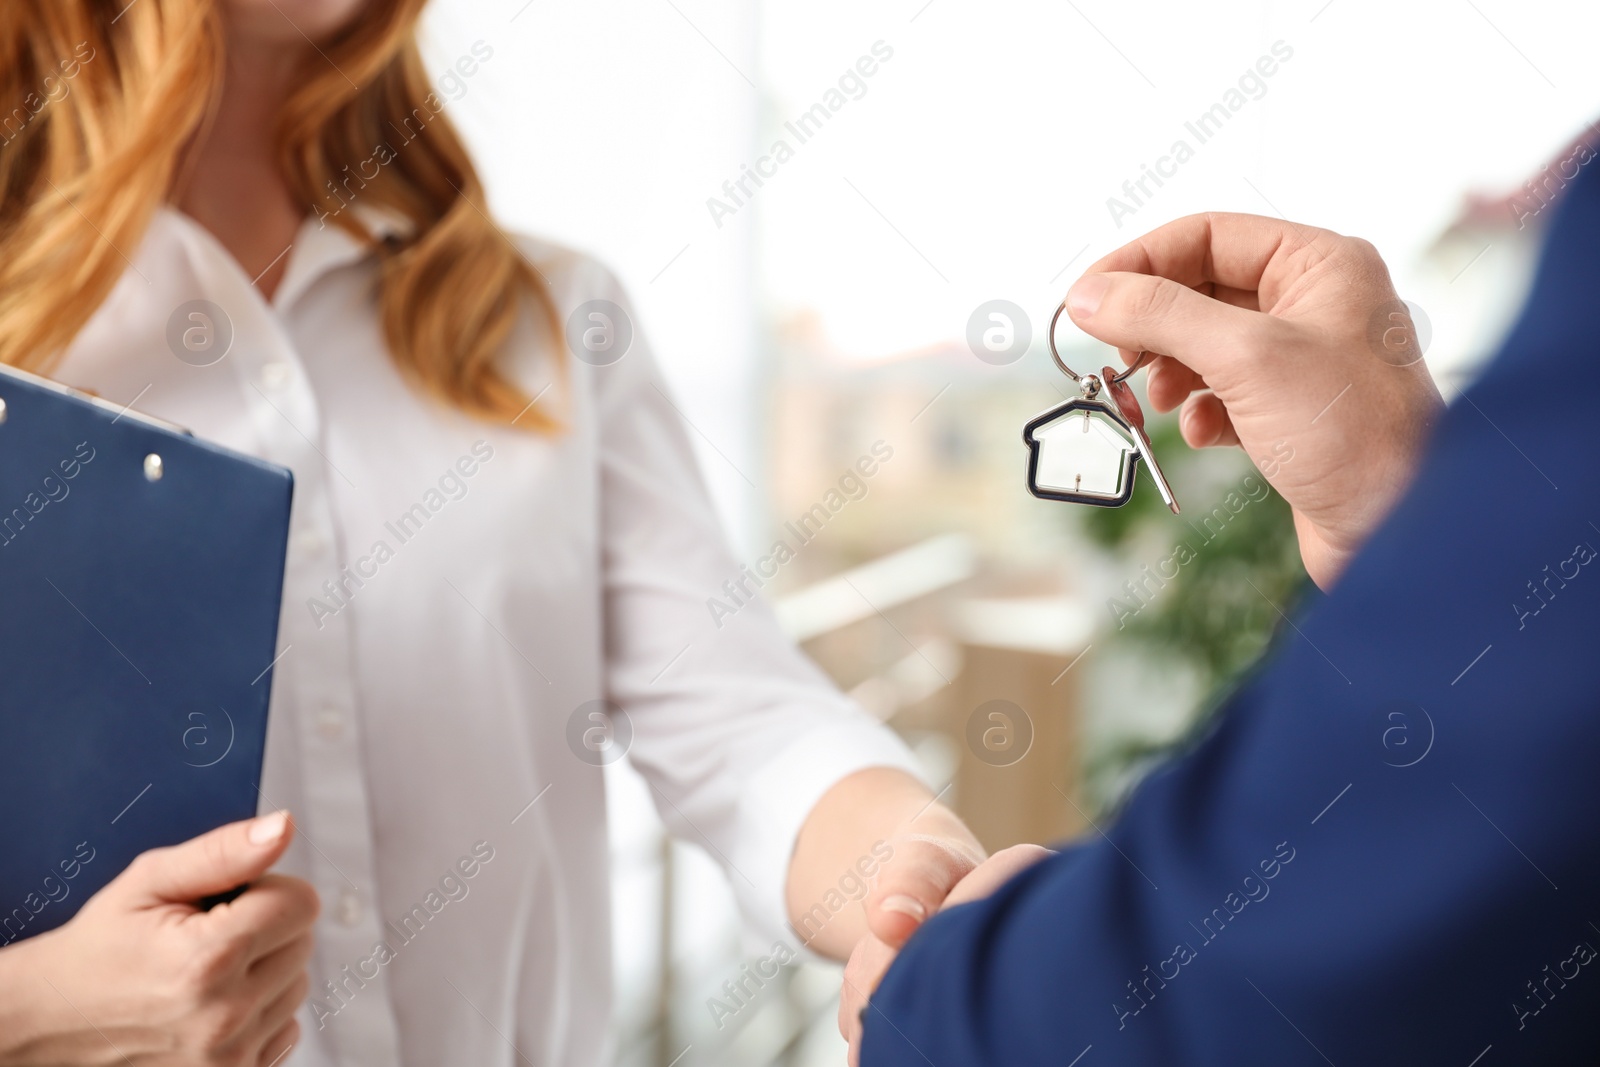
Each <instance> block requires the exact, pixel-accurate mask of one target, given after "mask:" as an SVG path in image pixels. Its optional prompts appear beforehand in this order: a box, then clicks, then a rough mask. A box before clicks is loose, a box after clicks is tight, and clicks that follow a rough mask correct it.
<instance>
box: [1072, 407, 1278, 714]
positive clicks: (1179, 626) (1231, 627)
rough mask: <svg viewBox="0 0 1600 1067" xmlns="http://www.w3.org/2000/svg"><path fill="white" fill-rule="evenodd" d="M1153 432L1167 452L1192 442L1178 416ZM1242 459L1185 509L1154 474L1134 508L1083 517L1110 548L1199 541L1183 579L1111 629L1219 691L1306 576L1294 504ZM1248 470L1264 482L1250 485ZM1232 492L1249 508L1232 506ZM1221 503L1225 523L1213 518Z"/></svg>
mask: <svg viewBox="0 0 1600 1067" xmlns="http://www.w3.org/2000/svg"><path fill="white" fill-rule="evenodd" d="M1150 430H1151V442H1150V443H1151V447H1152V448H1153V449H1154V450H1155V452H1156V454H1157V455H1162V456H1180V455H1183V454H1184V452H1186V451H1187V450H1188V446H1187V445H1186V444H1184V443H1183V439H1182V437H1181V436H1180V434H1179V432H1178V426H1177V421H1176V420H1173V419H1165V420H1161V421H1160V422H1155V423H1152V425H1151V427H1150ZM1216 458H1218V459H1221V458H1222V457H1220V456H1218V457H1216ZM1236 459H1237V463H1236V464H1233V466H1234V467H1235V470H1236V473H1234V474H1233V476H1232V477H1231V478H1229V479H1228V480H1227V481H1226V482H1225V483H1224V489H1223V491H1222V492H1221V494H1219V496H1218V498H1217V499H1216V500H1215V501H1193V500H1192V501H1190V502H1189V504H1188V507H1187V508H1186V509H1185V511H1184V513H1183V514H1181V515H1174V514H1172V513H1171V512H1170V511H1168V510H1167V507H1166V505H1165V504H1163V503H1162V502H1161V498H1160V496H1159V495H1158V494H1157V493H1156V491H1155V487H1154V486H1153V485H1151V484H1150V481H1149V479H1148V478H1146V479H1144V480H1143V484H1142V485H1141V486H1140V488H1139V491H1138V492H1136V493H1135V494H1134V498H1133V500H1132V501H1131V502H1129V504H1128V505H1127V506H1126V507H1121V508H1094V509H1092V510H1089V511H1087V512H1086V513H1085V514H1084V517H1083V521H1084V524H1085V528H1086V531H1087V533H1088V535H1089V537H1090V538H1091V539H1093V540H1094V541H1095V542H1096V543H1098V544H1100V545H1101V546H1103V547H1106V548H1110V549H1113V550H1116V549H1120V548H1124V547H1127V546H1130V545H1131V544H1133V543H1134V542H1136V541H1137V542H1140V543H1149V542H1150V541H1154V542H1156V543H1163V542H1164V543H1168V544H1170V545H1172V546H1173V548H1174V549H1177V548H1178V546H1180V545H1184V546H1187V547H1188V548H1189V549H1190V552H1189V553H1188V558H1187V559H1186V560H1185V561H1184V562H1182V565H1181V566H1179V567H1178V574H1177V577H1176V578H1173V579H1170V580H1168V581H1167V583H1166V586H1165V587H1164V588H1162V589H1161V590H1160V591H1159V592H1158V593H1157V594H1156V595H1155V596H1153V597H1152V598H1150V601H1149V602H1148V604H1146V605H1144V606H1142V607H1139V610H1138V611H1137V612H1135V613H1133V614H1131V615H1129V616H1128V617H1127V618H1126V619H1125V620H1124V624H1123V625H1122V626H1121V627H1120V628H1119V629H1114V630H1112V631H1111V633H1110V636H1111V638H1112V639H1113V640H1118V641H1127V642H1130V643H1134V644H1138V645H1141V646H1143V648H1142V651H1144V652H1146V653H1148V654H1150V655H1153V656H1156V657H1159V658H1160V659H1161V660H1162V661H1164V662H1168V663H1171V662H1173V661H1181V662H1183V663H1185V664H1187V665H1188V666H1190V667H1192V668H1193V669H1194V671H1195V672H1196V674H1197V675H1198V677H1199V678H1200V679H1201V683H1202V686H1203V688H1204V689H1205V690H1206V691H1207V692H1209V693H1213V694H1214V693H1215V692H1216V691H1217V690H1220V689H1225V688H1227V687H1228V686H1230V685H1231V684H1232V683H1233V682H1234V681H1235V680H1236V679H1237V678H1238V676H1239V675H1240V674H1241V673H1242V672H1243V671H1244V670H1245V669H1247V668H1248V667H1249V666H1250V665H1251V664H1252V663H1254V662H1255V661H1256V659H1257V658H1259V657H1260V655H1261V653H1262V651H1263V650H1264V649H1265V648H1266V646H1267V643H1268V641H1270V640H1271V638H1272V634H1273V632H1274V630H1275V628H1276V627H1277V625H1278V623H1279V622H1280V619H1281V616H1280V615H1279V614H1278V608H1286V607H1287V606H1288V605H1289V604H1290V603H1291V602H1292V601H1293V600H1294V597H1295V595H1296V593H1297V591H1298V589H1299V588H1300V586H1301V585H1302V584H1303V583H1304V581H1305V577H1306V574H1305V568H1304V567H1303V566H1302V565H1301V563H1300V550H1299V546H1298V543H1297V542H1296V540H1295V533H1294V519H1293V517H1292V516H1291V514H1290V511H1289V505H1288V504H1287V503H1286V502H1285V501H1284V499H1283V498H1282V497H1281V496H1279V495H1278V494H1277V493H1276V492H1274V491H1272V489H1271V487H1270V486H1268V485H1267V482H1266V479H1265V478H1262V477H1261V475H1260V474H1259V473H1257V472H1256V471H1255V469H1254V468H1253V467H1252V466H1250V463H1249V461H1248V460H1247V459H1245V458H1244V457H1243V455H1238V456H1237V457H1236ZM1246 477H1250V478H1253V479H1254V480H1253V481H1252V482H1249V483H1246V482H1245V481H1244V479H1245V478H1246ZM1246 485H1248V486H1250V494H1259V493H1260V491H1261V488H1265V490H1266V495H1265V496H1262V497H1261V498H1260V499H1259V500H1258V499H1256V498H1255V497H1254V496H1253V495H1250V494H1247V493H1246V490H1245V486H1246ZM1257 487H1261V488H1257ZM1229 494H1234V500H1235V501H1243V502H1244V506H1242V507H1240V508H1239V509H1238V510H1237V511H1233V510H1232V509H1230V508H1228V507H1226V503H1225V502H1226V500H1227V498H1228V495H1229ZM1213 509H1216V512H1215V513H1217V514H1220V515H1222V516H1223V517H1224V518H1225V521H1220V522H1219V521H1212V522H1210V523H1207V521H1206V520H1207V518H1208V517H1209V516H1210V515H1212V514H1213ZM1136 606H1137V605H1136Z"/></svg>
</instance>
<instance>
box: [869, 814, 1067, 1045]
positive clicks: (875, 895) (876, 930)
mask: <svg viewBox="0 0 1600 1067" xmlns="http://www.w3.org/2000/svg"><path fill="white" fill-rule="evenodd" d="M897 855H898V853H897ZM1053 855H1055V853H1054V852H1051V851H1050V850H1049V849H1047V848H1041V847H1039V846H1038V845H1013V846H1012V847H1010V848H1005V849H1001V850H1000V851H999V852H996V853H995V854H994V855H993V856H990V857H989V858H988V859H986V860H984V861H983V862H981V863H978V864H976V865H975V866H971V867H968V868H967V869H966V870H965V871H964V872H963V874H962V875H961V876H960V877H959V879H958V880H957V881H955V882H954V884H953V886H948V887H946V888H948V892H945V891H944V889H941V890H940V891H939V893H938V897H939V903H938V904H937V905H936V906H935V907H934V908H933V909H932V910H933V911H943V910H944V909H945V908H951V907H954V906H955V905H957V904H965V903H968V902H969V901H973V900H979V899H981V898H983V897H986V896H988V895H989V894H990V893H993V892H994V891H995V890H996V889H999V888H1000V887H1001V886H1002V885H1004V884H1005V883H1006V882H1007V881H1009V880H1010V879H1011V878H1012V877H1013V876H1014V875H1016V874H1018V873H1020V872H1022V871H1023V870H1025V869H1027V868H1028V867H1031V866H1033V865H1034V864H1035V863H1038V862H1039V861H1040V860H1042V859H1044V858H1045V857H1047V856H1053ZM932 869H933V870H934V871H938V870H940V869H942V868H941V865H939V864H938V863H937V862H935V863H934V864H932ZM925 877H926V876H925ZM934 877H936V876H934ZM908 888H913V887H912V886H909V885H907V884H906V883H904V882H901V881H897V880H895V879H894V878H892V877H891V876H890V874H889V872H888V871H887V869H886V870H885V876H884V877H883V878H882V879H880V880H879V883H878V885H877V886H875V887H874V888H873V891H872V893H871V894H869V895H868V897H867V902H866V903H867V921H868V922H869V923H870V924H871V926H872V929H873V933H872V934H871V935H869V936H867V937H864V938H862V939H861V941H860V942H859V943H858V944H857V945H856V949H855V951H854V952H852V953H851V954H850V962H849V963H847V964H845V968H844V992H843V994H842V995H841V996H840V998H839V1033H840V1034H841V1035H843V1037H844V1039H845V1040H846V1041H848V1042H850V1065H851V1067H855V1064H856V1063H857V1062H858V1058H859V1056H860V1054H861V1030H862V1026H863V1019H862V1012H864V1011H870V1010H871V1009H870V1008H869V1007H868V1005H867V1000H868V998H869V997H871V996H872V991H873V990H875V989H877V988H878V982H879V981H881V980H882V979H883V976H884V973H885V972H886V971H888V969H889V965H890V964H891V963H893V962H894V958H895V956H896V955H898V954H899V952H900V947H901V946H902V945H904V944H905V943H906V940H907V939H908V938H909V937H910V936H911V935H912V934H913V933H915V932H916V930H917V927H919V926H921V925H922V919H921V918H920V917H919V918H916V920H915V921H907V919H908V916H907V915H906V914H905V913H904V912H901V911H898V910H895V909H886V908H884V906H883V905H884V902H885V901H886V900H890V899H892V898H893V896H894V895H896V894H901V893H904V892H905V891H906V890H907V889H908ZM913 891H915V890H914V889H913ZM924 895H926V894H924Z"/></svg>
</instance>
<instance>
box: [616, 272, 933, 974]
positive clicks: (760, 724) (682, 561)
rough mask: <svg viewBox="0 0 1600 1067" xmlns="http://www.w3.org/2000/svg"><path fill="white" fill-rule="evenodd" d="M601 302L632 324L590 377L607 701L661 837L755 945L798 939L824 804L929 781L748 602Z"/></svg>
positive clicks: (661, 402)
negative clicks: (795, 922)
mask: <svg viewBox="0 0 1600 1067" xmlns="http://www.w3.org/2000/svg"><path fill="white" fill-rule="evenodd" d="M602 273H603V272H602ZM591 291H592V292H595V293H596V294H597V296H598V297H599V298H602V299H609V300H611V301H612V302H614V303H615V304H616V305H617V306H618V307H619V308H621V309H622V313H623V314H624V315H627V316H629V318H630V319H631V320H632V321H633V323H634V325H635V332H634V339H633V341H632V344H631V345H630V347H629V348H628V350H627V351H626V353H625V354H624V355H623V356H622V357H621V358H620V359H619V360H617V361H616V362H615V363H613V364H611V365H609V366H605V367H598V368H595V369H594V378H595V381H596V386H595V391H594V392H595V397H596V399H595V404H596V406H597V408H598V418H597V419H596V420H594V421H595V427H596V430H597V432H598V433H599V434H601V440H600V442H599V444H598V451H599V454H600V457H601V459H600V463H601V470H600V478H601V502H600V508H601V517H600V525H601V530H602V539H603V545H602V548H603V566H604V590H605V620H606V621H605V640H606V657H607V667H606V685H607V690H608V696H609V699H610V700H612V701H613V702H614V703H615V704H616V705H618V706H619V707H621V708H622V709H623V711H624V712H625V713H626V715H627V718H628V724H629V726H630V727H631V730H632V739H631V748H630V749H629V757H630V759H631V760H632V762H633V765H634V766H635V767H636V768H637V769H638V770H639V771H640V773H641V774H643V776H644V778H645V780H646V781H647V782H648V783H649V786H650V789H651V793H652V796H653V799H654V801H655V804H656V807H657V809H658V810H659V812H660V814H661V817H662V818H663V820H664V821H665V822H666V824H667V826H668V827H669V828H670V829H671V831H672V832H673V833H674V834H675V835H676V836H678V837H680V838H682V839H684V840H686V841H690V842H693V843H695V844H698V845H700V846H701V847H703V848H705V849H706V850H707V851H708V852H709V854H710V855H711V856H712V857H713V858H714V859H716V860H717V862H718V863H720V864H721V866H722V867H723V868H724V869H725V870H726V872H727V876H728V878H729V881H730V882H731V884H732V885H733V888H734V891H735V894H736V896H737V898H738V900H739V903H740V907H741V910H742V912H743V915H744V917H745V919H746V923H747V931H748V932H749V933H751V934H753V935H756V936H759V937H760V938H761V943H762V944H764V945H770V944H771V943H772V940H773V938H777V937H783V938H784V939H785V940H786V941H792V940H793V935H792V934H791V933H789V932H788V931H787V908H786V904H785V887H786V882H787V878H788V870H789V860H790V857H791V855H792V853H793V851H794V844H795V839H796V837H797V836H798V834H799V831H800V827H801V825H802V824H803V823H804V821H805V819H806V817H807V815H809V814H810V812H811V809H812V808H813V807H814V806H815V804H816V803H817V801H818V800H819V799H821V797H822V795H823V794H824V793H825V792H827V791H828V789H829V788H831V787H832V786H833V785H834V784H835V783H837V782H838V781H839V780H840V779H842V778H844V777H846V776H847V775H849V774H852V773H854V772H855V771H858V770H862V769H864V768H868V767H895V768H899V769H901V770H904V771H906V772H908V773H911V774H913V775H917V776H918V777H919V778H920V776H921V775H920V771H919V769H918V767H917V764H916V761H915V759H914V757H913V756H912V754H911V753H910V751H909V750H908V749H907V748H906V746H905V745H904V744H903V743H902V742H901V741H900V739H899V738H898V737H897V736H896V735H895V734H894V733H893V732H892V731H890V730H889V729H888V728H887V727H885V726H883V725H882V724H881V723H879V722H878V721H877V720H875V719H873V718H871V717H870V716H868V715H867V714H866V713H865V712H864V711H862V710H861V709H860V708H858V707H857V706H856V705H855V704H854V703H853V702H852V701H850V700H848V699H847V698H846V697H844V696H843V695H842V694H841V693H839V692H838V690H837V689H836V688H835V687H834V686H833V685H832V683H831V682H830V681H829V680H828V679H827V678H826V677H825V676H824V675H823V674H822V673H821V671H819V670H818V669H817V668H816V667H815V666H814V665H813V664H812V663H811V662H810V661H809V660H807V659H806V658H805V657H804V656H803V655H802V654H801V653H800V652H799V650H798V649H796V648H795V646H794V645H793V643H792V642H791V641H789V639H788V638H787V637H786V636H785V635H784V634H783V633H782V631H781V630H780V629H779V627H778V624H777V622H776V620H775V618H774V616H773V613H772V612H771V610H770V609H769V607H768V606H767V604H766V603H765V602H764V601H763V600H762V599H761V598H760V597H759V595H752V594H755V593H756V592H757V588H756V585H755V584H754V582H753V581H751V580H750V579H748V578H745V577H744V576H743V574H742V573H741V571H742V567H741V563H740V561H738V560H736V559H735V558H734V557H733V555H732V553H731V552H730V550H729V549H728V547H727V544H726V541H725V539H724V536H723V533H722V531H721V529H720V528H719V525H718V522H717V519H716V516H715V514H714V512H713V509H712V506H711V503H710V500H709V498H708V496H707V493H706V489H705V486H704V484H703V482H702V480H701V478H700V475H699V472H698V470H697V468H696V464H695V459H694V455H693V452H692V450H691V447H690V442H689V438H688V434H687V432H686V428H685V424H684V418H683V416H682V414H681V413H680V411H679V408H678V406H677V403H676V401H675V400H673V399H672V397H671V396H670V395H669V393H668V391H667V388H666V385H665V383H664V381H663V380H662V377H661V374H660V372H659V370H658V368H657V366H656V363H655V360H654V358H653V357H652V355H651V353H650V351H649V349H648V347H647V346H646V345H645V343H644V342H643V340H642V339H641V338H639V336H638V333H637V330H636V324H637V320H636V318H634V317H633V313H632V311H631V309H630V308H629V307H628V304H627V299H626V297H625V296H624V294H623V293H622V291H621V289H620V287H619V286H618V285H617V284H616V283H615V281H613V280H611V279H610V278H609V276H605V279H604V280H603V281H601V282H600V283H598V284H597V285H596V286H594V287H593V288H592V289H591ZM746 473H747V474H748V475H750V476H751V477H755V476H756V475H757V474H758V473H759V472H754V471H751V472H746ZM729 582H732V583H734V584H733V586H732V588H731V591H730V588H729V587H728V586H726V585H725V583H729ZM741 585H742V588H741Z"/></svg>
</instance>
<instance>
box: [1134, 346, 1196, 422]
mask: <svg viewBox="0 0 1600 1067" xmlns="http://www.w3.org/2000/svg"><path fill="white" fill-rule="evenodd" d="M1205 387H1206V383H1205V379H1204V378H1202V377H1200V375H1198V374H1196V373H1195V372H1194V371H1192V370H1190V369H1189V368H1188V367H1186V366H1184V365H1183V364H1182V363H1179V362H1178V361H1177V360H1175V359H1171V358H1169V357H1167V356H1158V357H1157V358H1156V360H1155V361H1154V362H1153V363H1151V364H1150V368H1149V369H1148V370H1147V371H1145V379H1144V389H1145V396H1146V397H1147V398H1148V399H1149V401H1150V406H1151V407H1153V408H1155V409H1156V410H1157V411H1171V410H1172V409H1173V408H1175V407H1177V406H1178V405H1179V404H1181V403H1183V402H1184V401H1185V400H1187V399H1189V394H1190V393H1192V392H1194V391H1195V390H1197V389H1204V388H1205Z"/></svg>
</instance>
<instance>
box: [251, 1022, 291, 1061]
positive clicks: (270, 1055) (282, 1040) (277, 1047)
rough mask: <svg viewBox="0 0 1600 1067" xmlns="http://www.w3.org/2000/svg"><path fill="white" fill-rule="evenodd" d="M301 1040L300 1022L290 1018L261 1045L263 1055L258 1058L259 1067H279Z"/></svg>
mask: <svg viewBox="0 0 1600 1067" xmlns="http://www.w3.org/2000/svg"><path fill="white" fill-rule="evenodd" d="M299 1040H300V1023H299V1022H298V1021H297V1020H295V1019H290V1020H289V1021H288V1022H287V1023H285V1024H284V1025H283V1026H282V1027H280V1028H279V1030H278V1032H277V1033H275V1034H273V1035H272V1036H271V1037H269V1038H268V1039H267V1043H266V1044H265V1045H262V1046H261V1056H260V1057H259V1058H258V1059H257V1060H256V1064H257V1067H277V1065H278V1064H279V1063H282V1062H283V1060H284V1058H285V1057H286V1056H287V1055H288V1053H289V1050H290V1049H292V1048H294V1046H295V1043H296V1042H297V1041H299Z"/></svg>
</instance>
